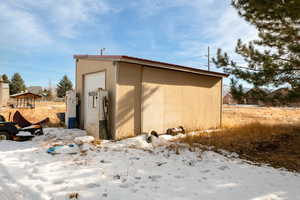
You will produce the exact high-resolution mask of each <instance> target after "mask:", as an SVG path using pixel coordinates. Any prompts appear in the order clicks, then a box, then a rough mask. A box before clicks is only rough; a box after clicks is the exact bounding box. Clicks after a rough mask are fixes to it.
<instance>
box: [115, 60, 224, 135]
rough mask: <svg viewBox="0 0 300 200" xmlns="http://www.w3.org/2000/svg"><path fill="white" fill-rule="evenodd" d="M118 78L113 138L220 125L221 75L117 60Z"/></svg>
mask: <svg viewBox="0 0 300 200" xmlns="http://www.w3.org/2000/svg"><path fill="white" fill-rule="evenodd" d="M117 77H118V78H117V92H116V93H117V96H116V97H117V99H116V102H117V103H116V113H117V118H116V135H117V138H116V139H121V138H126V137H131V136H134V135H138V134H140V133H143V132H149V131H151V130H156V131H158V132H164V131H166V129H167V128H171V127H177V126H179V125H182V126H184V127H185V128H187V129H189V130H195V129H207V128H216V127H219V126H220V124H221V103H222V102H221V96H222V94H221V88H222V79H221V78H217V77H211V76H204V75H197V74H192V73H186V72H179V71H174V70H167V69H158V68H153V67H142V66H141V65H137V64H128V63H119V70H118V75H117Z"/></svg>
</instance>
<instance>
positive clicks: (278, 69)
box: [213, 0, 300, 91]
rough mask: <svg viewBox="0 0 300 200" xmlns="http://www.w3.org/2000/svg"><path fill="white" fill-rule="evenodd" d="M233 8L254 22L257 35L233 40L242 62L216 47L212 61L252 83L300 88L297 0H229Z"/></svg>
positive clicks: (299, 22) (298, 8) (299, 31)
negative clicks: (251, 37)
mask: <svg viewBox="0 0 300 200" xmlns="http://www.w3.org/2000/svg"><path fill="white" fill-rule="evenodd" d="M232 5H233V7H234V8H235V9H236V10H237V11H238V13H239V15H240V16H241V17H242V18H244V19H245V20H246V21H247V22H249V23H250V24H252V25H254V26H255V27H256V28H257V30H258V33H259V35H258V36H259V38H258V39H257V40H254V41H250V42H249V43H248V44H245V43H243V42H242V41H241V40H240V39H239V40H238V42H237V46H236V53H237V54H239V55H241V56H242V57H243V59H244V61H245V62H246V65H242V66H241V65H239V64H238V63H237V62H236V61H234V60H231V59H230V58H229V56H228V54H227V53H224V52H222V50H221V49H218V53H217V57H216V58H214V59H213V61H214V63H215V64H216V65H217V66H219V67H222V68H223V69H224V71H225V72H227V73H230V74H232V75H234V76H236V77H237V78H240V79H243V80H245V81H247V82H248V83H251V84H253V85H254V87H255V88H257V87H260V86H275V87H278V86H281V85H286V84H289V85H290V86H291V87H292V89H293V90H295V91H296V90H299V89H297V88H300V42H299V41H300V1H299V0H232Z"/></svg>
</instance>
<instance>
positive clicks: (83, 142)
mask: <svg viewBox="0 0 300 200" xmlns="http://www.w3.org/2000/svg"><path fill="white" fill-rule="evenodd" d="M94 141H95V138H94V137H93V136H82V137H76V138H75V139H74V142H75V144H77V145H78V147H79V150H80V152H81V153H86V152H87V151H89V150H93V149H94V147H93V146H92V145H91V144H92V143H93V142H94Z"/></svg>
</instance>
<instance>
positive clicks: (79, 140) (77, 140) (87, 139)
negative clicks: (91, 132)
mask: <svg viewBox="0 0 300 200" xmlns="http://www.w3.org/2000/svg"><path fill="white" fill-rule="evenodd" d="M93 141H95V138H94V137H93V136H81V137H76V138H75V139H74V142H75V144H84V143H91V142H93Z"/></svg>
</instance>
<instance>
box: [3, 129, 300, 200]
mask: <svg viewBox="0 0 300 200" xmlns="http://www.w3.org/2000/svg"><path fill="white" fill-rule="evenodd" d="M84 135H86V134H85V131H81V130H76V129H73V130H67V129H55V128H50V129H45V135H44V136H38V137H35V138H34V140H32V141H26V142H13V141H0V199H1V200H7V199H9V200H10V199H17V200H29V199H30V200H31V199H32V200H54V199H55V200H65V199H69V198H70V196H72V194H78V199H79V200H91V199H108V200H109V199H124V198H126V199H133V200H143V199H176V200H181V199H182V200H184V199H195V200H198V199H205V200H212V199H223V200H226V199H228V200H240V199H247V200H267V199H268V200H271V199H272V200H286V199H293V200H297V199H300V196H299V185H300V176H299V174H297V173H291V172H287V171H284V170H279V169H274V168H271V167H267V166H255V165H250V164H248V163H246V162H244V161H243V160H241V159H238V158H236V157H234V156H233V157H231V158H228V157H224V156H222V155H220V154H218V153H215V152H212V151H205V152H202V153H200V152H197V151H196V152H191V151H189V150H188V149H187V148H186V149H180V150H179V155H177V154H176V153H175V151H172V150H167V149H166V148H165V147H164V146H160V145H158V146H156V145H153V144H152V143H147V142H146V140H145V135H142V136H138V137H135V138H130V139H126V140H123V141H117V142H113V141H102V142H101V145H100V147H95V146H89V147H87V148H89V150H88V151H87V153H86V154H84V155H82V154H78V153H77V154H74V155H70V154H64V153H62V154H56V155H51V154H48V153H46V151H47V149H48V145H45V144H54V143H55V142H57V143H58V144H66V143H68V142H70V143H72V142H73V140H74V139H75V138H76V137H81V136H84ZM168 138H169V139H168ZM70 139H72V140H70ZM157 139H158V140H159V142H158V143H159V144H163V142H166V143H169V142H168V140H170V139H172V138H170V137H169V136H160V137H159V138H157ZM154 140H155V138H154ZM160 140H161V141H160ZM160 142H162V143H160ZM154 143H155V142H154ZM84 144H87V143H84ZM88 145H89V144H88ZM90 147H93V148H90ZM145 150H146V151H145ZM148 150H151V151H148Z"/></svg>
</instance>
